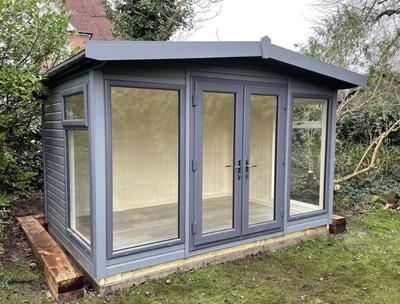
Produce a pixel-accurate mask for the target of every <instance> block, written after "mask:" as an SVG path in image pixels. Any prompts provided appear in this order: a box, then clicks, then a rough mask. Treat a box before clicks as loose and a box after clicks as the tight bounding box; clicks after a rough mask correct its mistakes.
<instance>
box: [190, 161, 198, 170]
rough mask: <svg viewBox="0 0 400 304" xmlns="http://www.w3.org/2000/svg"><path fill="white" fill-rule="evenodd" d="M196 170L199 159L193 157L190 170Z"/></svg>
mask: <svg viewBox="0 0 400 304" xmlns="http://www.w3.org/2000/svg"><path fill="white" fill-rule="evenodd" d="M197 170H199V161H198V160H195V159H193V160H192V171H197Z"/></svg>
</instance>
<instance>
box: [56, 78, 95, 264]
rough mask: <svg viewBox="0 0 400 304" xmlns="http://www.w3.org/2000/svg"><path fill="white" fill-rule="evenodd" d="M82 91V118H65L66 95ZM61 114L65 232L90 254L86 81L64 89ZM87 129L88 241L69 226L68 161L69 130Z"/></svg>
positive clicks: (90, 180) (91, 215)
mask: <svg viewBox="0 0 400 304" xmlns="http://www.w3.org/2000/svg"><path fill="white" fill-rule="evenodd" d="M79 93H83V104H84V116H85V118H84V119H74V120H67V119H66V103H65V98H66V97H68V96H72V95H75V94H79ZM61 109H62V110H61V115H62V126H63V131H64V150H65V156H64V166H65V188H66V190H65V200H66V207H67V210H66V233H67V235H68V236H69V237H71V238H72V239H73V240H74V241H75V242H76V243H77V244H78V245H79V246H80V247H81V248H82V249H83V250H84V251H85V252H86V253H87V254H89V255H90V256H91V255H92V252H93V249H92V248H93V206H92V202H93V197H92V196H93V195H92V175H91V172H92V157H91V153H90V150H91V139H90V137H91V135H90V128H89V125H88V94H87V83H84V84H81V85H79V86H75V87H73V88H69V89H67V90H64V91H63V92H62V93H61ZM74 130H75V131H79V130H81V131H87V132H88V154H89V155H88V158H89V166H88V170H89V172H88V173H89V181H88V182H89V188H90V189H89V210H90V216H89V218H90V239H89V243H88V242H87V240H86V238H85V237H83V236H82V234H81V233H80V232H79V231H77V230H75V229H73V228H71V201H70V189H71V183H70V181H71V180H70V167H69V165H70V161H69V134H68V133H69V131H74Z"/></svg>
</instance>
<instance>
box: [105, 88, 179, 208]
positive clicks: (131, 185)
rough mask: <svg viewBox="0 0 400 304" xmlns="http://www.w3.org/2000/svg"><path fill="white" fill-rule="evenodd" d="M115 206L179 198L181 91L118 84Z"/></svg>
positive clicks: (114, 132) (114, 118)
mask: <svg viewBox="0 0 400 304" xmlns="http://www.w3.org/2000/svg"><path fill="white" fill-rule="evenodd" d="M111 111H112V155H113V161H112V166H113V170H112V171H113V175H112V177H113V210H114V211H121V210H126V209H132V208H142V207H150V206H156V205H162V204H169V203H177V202H178V128H179V126H178V116H179V92H178V91H176V90H154V89H140V88H121V87H112V90H111Z"/></svg>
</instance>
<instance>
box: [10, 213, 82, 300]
mask: <svg viewBox="0 0 400 304" xmlns="http://www.w3.org/2000/svg"><path fill="white" fill-rule="evenodd" d="M17 220H18V223H19V224H20V225H21V228H22V230H23V232H24V234H25V236H26V238H27V240H28V242H29V244H30V245H31V247H32V252H33V254H34V256H35V258H36V259H37V260H38V261H39V262H40V264H42V265H43V270H44V278H45V280H46V284H47V286H48V287H49V289H50V292H51V294H52V295H53V297H54V299H55V300H56V301H57V302H61V303H63V302H71V301H73V300H75V299H78V298H80V297H82V296H83V294H84V291H83V286H84V282H85V280H84V276H83V274H82V272H81V271H80V270H79V268H78V267H77V266H75V265H74V264H73V263H72V262H71V260H70V259H69V258H68V257H67V255H66V254H65V252H64V251H63V250H62V249H61V247H60V246H59V245H58V244H57V243H56V241H55V240H54V239H53V238H52V237H51V236H50V234H49V233H48V232H47V231H46V229H45V228H44V226H43V225H42V224H43V216H40V215H39V216H24V217H18V218H17Z"/></svg>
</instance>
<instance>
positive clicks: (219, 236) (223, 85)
mask: <svg viewBox="0 0 400 304" xmlns="http://www.w3.org/2000/svg"><path fill="white" fill-rule="evenodd" d="M203 92H215V93H232V94H235V103H234V117H233V121H234V140H233V149H232V150H233V151H232V152H233V160H234V164H235V165H236V164H238V162H240V161H241V155H242V151H241V150H242V130H241V128H240V126H241V125H242V115H240V113H241V103H242V100H243V89H242V85H240V84H238V83H237V82H232V81H227V80H221V79H214V78H196V79H194V89H193V92H192V93H193V95H192V96H193V99H192V105H193V107H192V108H193V118H194V119H193V122H192V130H193V133H192V136H193V139H192V143H193V145H192V147H193V154H192V173H193V185H194V187H193V196H192V209H193V216H192V222H191V230H192V239H193V240H192V241H193V242H192V243H193V245H194V246H199V245H204V244H207V243H213V242H218V241H223V240H225V239H230V238H234V237H238V236H240V235H241V216H240V214H241V197H242V195H241V188H242V187H241V178H239V176H238V174H237V171H236V170H234V169H233V170H232V173H233V178H232V180H233V189H232V190H233V198H232V203H233V212H232V217H233V219H232V223H233V227H232V228H231V229H225V230H221V231H215V232H210V233H207V234H204V235H203V234H202V233H201V231H202V228H203V223H202V222H203V221H202V205H203V204H202V177H203V175H202V173H203V168H202V161H203V115H202V113H203V98H202V93H203Z"/></svg>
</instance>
